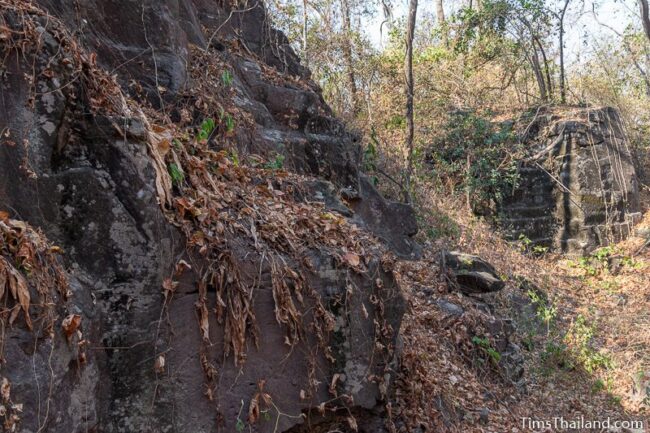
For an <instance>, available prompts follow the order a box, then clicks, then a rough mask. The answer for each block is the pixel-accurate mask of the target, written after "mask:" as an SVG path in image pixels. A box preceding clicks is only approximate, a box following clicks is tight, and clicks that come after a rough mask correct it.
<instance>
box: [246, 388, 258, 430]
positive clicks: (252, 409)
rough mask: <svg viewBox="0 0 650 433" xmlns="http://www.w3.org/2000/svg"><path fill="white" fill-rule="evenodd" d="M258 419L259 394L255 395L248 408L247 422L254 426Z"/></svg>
mask: <svg viewBox="0 0 650 433" xmlns="http://www.w3.org/2000/svg"><path fill="white" fill-rule="evenodd" d="M259 419H260V393H259V392H258V393H256V394H255V396H253V398H252V399H251V404H250V406H248V422H250V423H251V424H255V423H256V422H257V420H259Z"/></svg>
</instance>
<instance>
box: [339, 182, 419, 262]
mask: <svg viewBox="0 0 650 433" xmlns="http://www.w3.org/2000/svg"><path fill="white" fill-rule="evenodd" d="M349 202H350V206H351V207H352V209H353V210H354V213H355V216H356V217H357V220H358V221H359V222H360V223H362V224H363V225H364V226H366V227H367V228H368V229H369V230H370V231H371V232H373V233H374V234H375V235H376V236H377V237H379V238H380V239H382V240H384V242H386V244H387V245H388V246H390V248H391V249H392V250H393V251H395V253H396V254H398V255H399V256H400V257H403V258H418V257H419V256H420V255H421V253H422V250H421V248H420V246H419V245H418V244H417V243H416V242H415V240H413V239H412V237H413V236H414V235H415V234H416V233H417V231H418V225H417V221H416V219H415V212H414V211H413V208H411V207H410V206H408V205H406V204H403V203H395V202H389V201H388V200H386V199H385V198H384V197H382V196H381V194H379V192H377V190H376V189H375V188H374V187H373V186H372V183H370V180H369V179H368V177H367V176H364V175H362V176H361V177H360V194H359V197H358V198H354V197H353V198H350V199H349Z"/></svg>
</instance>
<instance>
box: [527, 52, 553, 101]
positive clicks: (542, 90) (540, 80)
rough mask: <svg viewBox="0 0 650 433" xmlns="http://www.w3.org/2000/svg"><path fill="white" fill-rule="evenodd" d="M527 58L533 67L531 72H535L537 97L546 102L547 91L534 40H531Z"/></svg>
mask: <svg viewBox="0 0 650 433" xmlns="http://www.w3.org/2000/svg"><path fill="white" fill-rule="evenodd" d="M529 60H530V64H531V66H532V68H533V73H534V74H535V79H536V80H537V86H538V87H539V97H540V99H541V100H542V101H543V102H547V101H548V92H547V89H546V82H545V81H544V74H543V73H542V68H541V66H540V64H539V56H538V54H537V48H535V41H534V40H533V41H532V45H531V53H530V56H529Z"/></svg>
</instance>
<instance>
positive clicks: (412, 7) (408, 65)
mask: <svg viewBox="0 0 650 433" xmlns="http://www.w3.org/2000/svg"><path fill="white" fill-rule="evenodd" d="M417 11H418V0H410V2H409V14H408V24H407V27H406V59H405V64H404V69H405V73H406V126H407V131H406V150H407V152H408V156H407V164H406V175H405V179H404V201H405V202H406V203H410V202H411V177H412V175H413V158H414V156H415V155H414V154H415V149H414V144H413V136H414V134H415V126H414V123H413V88H414V84H413V38H414V36H415V20H416V17H417Z"/></svg>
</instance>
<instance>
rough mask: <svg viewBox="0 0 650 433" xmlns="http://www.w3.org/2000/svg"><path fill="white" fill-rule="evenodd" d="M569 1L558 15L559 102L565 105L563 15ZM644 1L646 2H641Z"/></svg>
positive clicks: (568, 0)
mask: <svg viewBox="0 0 650 433" xmlns="http://www.w3.org/2000/svg"><path fill="white" fill-rule="evenodd" d="M570 1H571V0H565V1H564V7H563V8H562V12H561V13H560V102H561V103H562V104H566V82H565V78H564V15H565V14H566V10H567V8H568V7H569V2H570ZM641 1H646V0H641Z"/></svg>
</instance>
